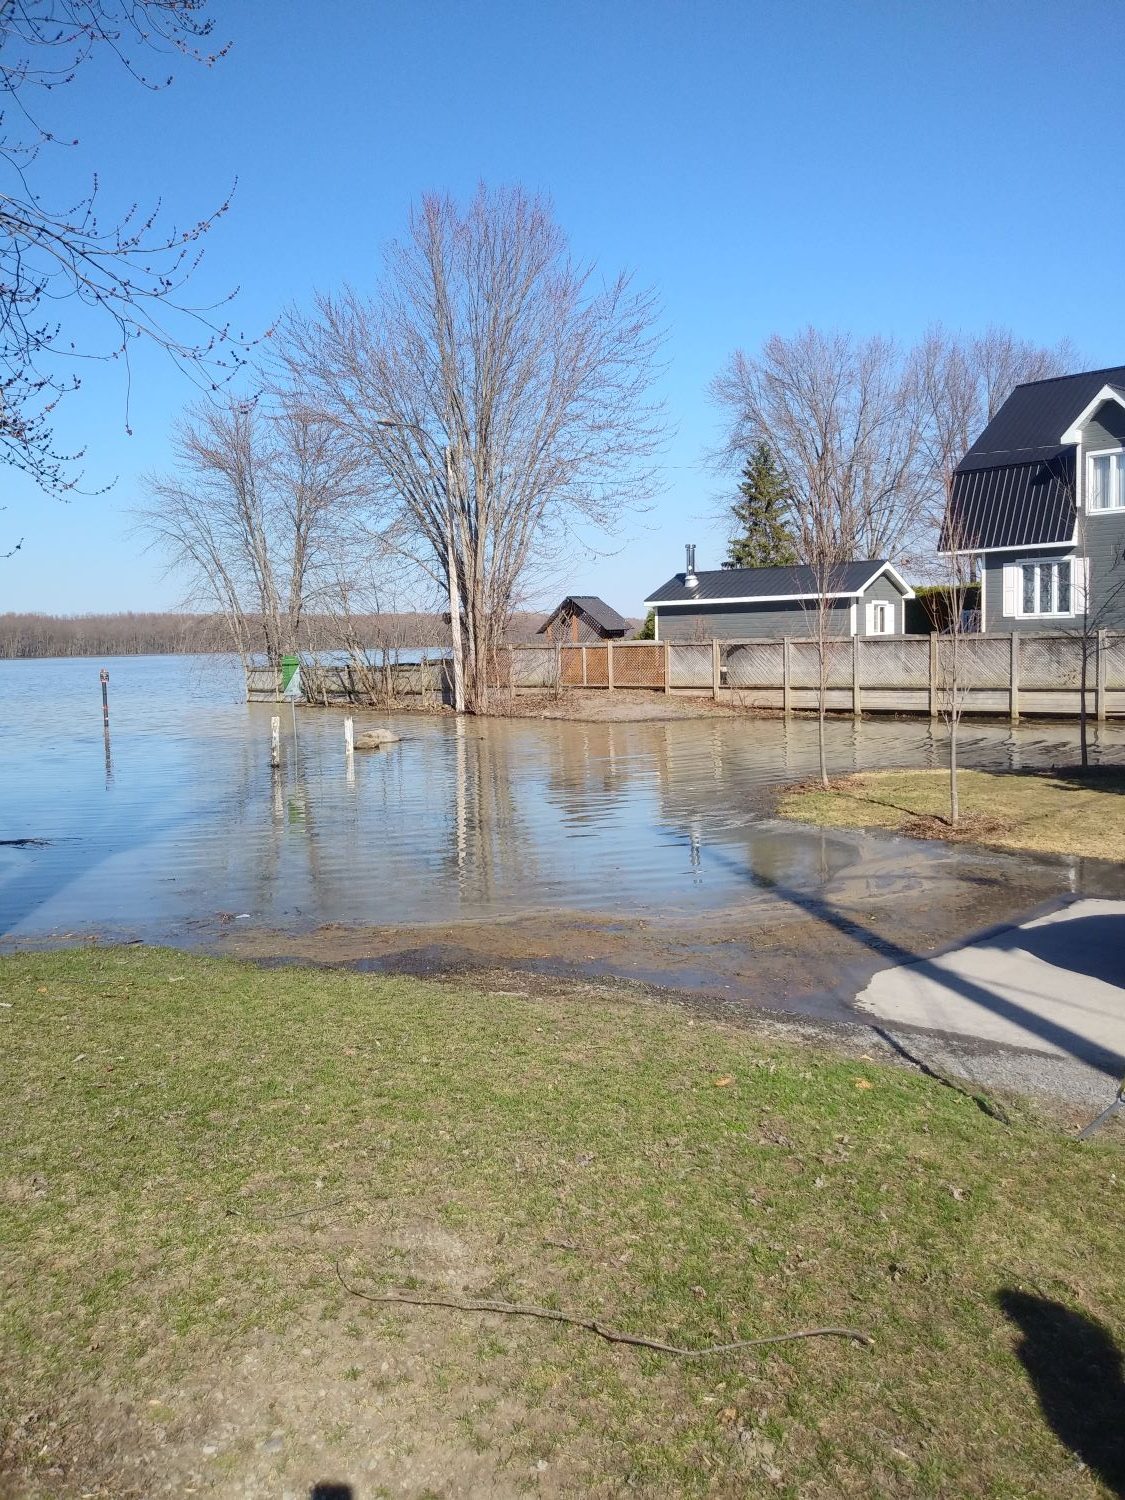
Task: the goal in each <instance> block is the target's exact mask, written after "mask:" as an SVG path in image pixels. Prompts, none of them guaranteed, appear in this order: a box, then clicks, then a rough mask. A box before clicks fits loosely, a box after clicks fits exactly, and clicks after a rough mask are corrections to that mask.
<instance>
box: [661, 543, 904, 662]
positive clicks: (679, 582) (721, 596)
mask: <svg viewBox="0 0 1125 1500" xmlns="http://www.w3.org/2000/svg"><path fill="white" fill-rule="evenodd" d="M817 577H818V575H817V573H816V572H815V570H814V569H813V568H811V567H809V566H807V565H806V564H804V563H795V564H793V565H792V566H788V567H779V568H719V569H716V570H713V571H705V570H703V569H700V571H699V572H696V568H695V548H694V547H689V548H688V555H687V566H686V568H685V570H684V571H683V572H682V573H677V574H676V575H675V576H674V577H673V578H670V579H669V580H668V582H667V583H664V584H661V586H660V588H658V589H657V590H656V591H655V592H654V593H653V594H652V595H651V596H650V597H649V598H648V599H646V600H645V606H646V608H648V609H651V610H652V611H653V614H654V615H655V618H656V639H657V640H659V641H710V640H719V641H723V640H726V641H737V640H755V639H767V640H769V639H773V640H776V639H779V638H780V637H782V636H787V635H789V636H809V635H812V634H814V633H815V629H816V626H815V624H814V621H815V619H816V615H817V610H818V600H819V599H820V597H821V595H820V592H819V588H818V583H817ZM824 597H825V599H826V600H827V602H828V605H829V612H830V613H829V634H830V635H833V636H853V635H865V636H866V635H902V634H903V631H904V628H905V621H904V609H905V605H906V601H907V600H910V599H913V598H914V590H913V589H912V588H911V587H910V585H909V584H908V583H907V582H906V580H905V579H904V578H903V577H902V575H901V574H900V573H899V572H898V570H897V569H896V568H894V567H892V565H891V564H890V563H889V562H887V561H885V560H884V559H881V558H871V559H868V560H866V561H857V562H845V563H840V564H839V565H838V566H837V567H835V568H833V569H832V573H831V577H830V579H829V581H828V587H827V589H826V590H825V593H824Z"/></svg>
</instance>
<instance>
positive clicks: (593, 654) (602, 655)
mask: <svg viewBox="0 0 1125 1500" xmlns="http://www.w3.org/2000/svg"><path fill="white" fill-rule="evenodd" d="M586 686H587V687H592V688H604V687H609V652H608V649H607V647H605V646H587V647H586Z"/></svg>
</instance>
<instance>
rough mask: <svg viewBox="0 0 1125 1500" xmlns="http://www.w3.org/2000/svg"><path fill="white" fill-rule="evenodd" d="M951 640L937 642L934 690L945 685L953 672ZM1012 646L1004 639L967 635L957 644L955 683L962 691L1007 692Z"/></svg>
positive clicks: (943, 638)
mask: <svg viewBox="0 0 1125 1500" xmlns="http://www.w3.org/2000/svg"><path fill="white" fill-rule="evenodd" d="M953 654H954V642H953V637H952V636H948V635H943V636H940V637H939V638H938V686H939V688H940V687H942V686H943V685H946V684H947V683H948V681H949V678H950V675H951V674H952V671H953ZM1011 675H1012V645H1011V642H1010V641H1009V640H1008V638H1007V637H1006V636H1004V637H1002V638H1000V639H996V640H990V639H989V638H988V637H987V636H982V635H967V636H963V637H962V638H961V639H960V640H959V641H958V642H957V680H958V683H959V685H960V686H961V687H963V688H991V689H993V690H994V691H995V690H998V689H1004V690H1006V689H1008V688H1009V687H1011Z"/></svg>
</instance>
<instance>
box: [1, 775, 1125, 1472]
mask: <svg viewBox="0 0 1125 1500" xmlns="http://www.w3.org/2000/svg"><path fill="white" fill-rule="evenodd" d="M1076 795H1077V794H1076ZM0 1001H2V1002H3V1008H2V1009H0V1028H2V1032H0V1082H2V1088H3V1096H2V1097H3V1101H4V1104H3V1114H2V1116H0V1120H2V1146H0V1150H2V1160H0V1285H2V1295H3V1302H2V1305H0V1340H2V1344H0V1494H8V1495H12V1496H15V1495H19V1496H30V1497H45V1496H52V1497H62V1500H71V1497H77V1496H80V1495H83V1496H90V1495H109V1496H113V1497H115V1500H122V1497H131V1496H142V1495H143V1496H156V1495H176V1496H180V1495H186V1494H190V1493H206V1494H210V1495H218V1496H226V1495H231V1496H234V1495H238V1496H258V1495H261V1496H272V1497H276V1496H283V1495H291V1496H293V1497H295V1500H305V1497H306V1496H308V1495H309V1493H310V1491H311V1490H312V1487H313V1486H314V1485H315V1484H317V1483H318V1482H326V1481H329V1480H335V1481H336V1482H338V1483H345V1482H346V1483H347V1484H349V1485H351V1486H353V1493H354V1496H355V1500H372V1497H374V1496H379V1495H391V1494H393V1495H396V1496H397V1495H401V1494H405V1495H411V1496H416V1497H422V1496H438V1495H463V1494H465V1495H472V1494H488V1495H501V1496H504V1495H513V1496H516V1495H521V1494H539V1495H587V1494H593V1495H617V1494H622V1493H639V1494H644V1495H669V1496H679V1495H696V1494H699V1495H702V1494H708V1495H730V1496H750V1495H754V1496H757V1495H778V1496H790V1497H798V1496H799V1497H802V1500H819V1497H825V1500H827V1497H838V1496H852V1495H854V1496H903V1497H906V1496H910V1497H914V1496H943V1497H947V1496H986V1495H987V1496H997V1497H999V1496H1006V1497H1017V1496H1019V1497H1029V1496H1042V1497H1052V1500H1064V1497H1091V1496H1095V1495H1103V1496H1104V1495H1109V1494H1113V1493H1116V1492H1118V1491H1117V1490H1115V1488H1114V1486H1115V1485H1121V1484H1125V1437H1123V1425H1125V1424H1123V1423H1122V1421H1121V1410H1122V1400H1123V1390H1122V1385H1121V1362H1120V1354H1119V1353H1118V1350H1119V1349H1120V1348H1121V1346H1122V1343H1123V1341H1125V1240H1123V1238H1122V1233H1121V1229H1122V1224H1123V1222H1125V1159H1123V1157H1122V1155H1121V1152H1120V1149H1119V1148H1118V1147H1115V1146H1113V1145H1112V1144H1090V1145H1083V1146H1080V1145H1078V1144H1077V1143H1076V1142H1074V1141H1073V1140H1070V1139H1068V1138H1066V1137H1065V1136H1064V1135H1062V1134H1061V1133H1060V1132H1058V1131H1057V1130H1056V1129H1053V1128H1051V1127H1050V1126H1048V1125H1047V1124H1045V1123H1042V1122H1040V1121H1038V1120H1037V1118H1036V1117H1035V1116H1034V1114H1033V1113H1032V1111H1031V1109H1030V1107H1028V1108H1027V1109H1021V1108H1018V1107H1017V1108H1016V1109H1015V1111H1014V1115H1013V1123H1012V1124H1010V1125H1004V1124H1001V1123H998V1122H997V1121H996V1120H994V1119H991V1118H989V1117H988V1116H986V1115H985V1114H983V1113H981V1111H980V1110H979V1109H978V1108H977V1107H976V1106H975V1105H974V1104H973V1103H972V1101H971V1100H969V1099H967V1098H966V1097H964V1096H963V1095H961V1094H960V1093H957V1092H955V1091H953V1090H951V1089H948V1088H943V1087H942V1086H940V1085H939V1084H937V1083H935V1082H932V1081H930V1080H928V1079H926V1078H923V1077H921V1076H918V1075H915V1074H913V1073H911V1072H908V1071H905V1070H890V1069H884V1068H882V1067H880V1066H878V1065H876V1064H874V1063H868V1062H866V1061H862V1060H861V1061H845V1060H841V1059H840V1058H836V1057H833V1056H831V1055H828V1054H820V1053H816V1052H814V1051H811V1050H796V1049H791V1050H787V1049H786V1048H785V1047H782V1046H780V1045H773V1044H771V1043H769V1042H767V1041H766V1040H764V1039H763V1038H761V1037H755V1036H754V1034H752V1033H750V1032H747V1031H742V1030H738V1029H735V1028H731V1027H725V1026H722V1025H720V1024H718V1023H714V1022H710V1021H702V1020H699V1019H693V1018H691V1017H689V1016H688V1015H686V1014H684V1013H682V1012H680V1011H678V1010H675V1009H672V1008H670V1007H664V1006H660V1005H656V1004H653V1005H647V1004H642V1003H637V1004H631V1005H630V1004H623V1003H620V1002H613V1003H611V1002H609V1001H607V1000H604V999H600V998H597V997H595V996H589V997H587V998H576V999H574V1000H568V1001H560V1000H557V999H556V1000H551V1001H535V1000H531V999H529V998H527V997H526V996H523V995H521V994H519V993H517V992H505V993H491V994H486V993H474V992H472V991H470V990H464V991H460V992H459V991H456V990H454V989H451V988H447V987H438V986H434V985H427V984H424V983H420V982H415V981H407V980H393V981H392V980H378V981H376V980H372V979H369V978H365V977H363V976H359V975H353V974H347V973H324V972H316V971H311V970H301V969H281V970H265V969H258V968H254V967H250V966H246V965H242V964H238V963H234V962H230V961H221V960H208V959H201V958H192V957H186V956H184V955H183V954H181V953H176V952H169V951H160V950H145V949H140V948H129V949H107V950H100V951H99V950H94V951H83V952H66V953H53V954H36V955H25V956H19V957H15V958H5V959H3V960H0ZM337 1262H339V1264H340V1267H341V1269H342V1270H343V1272H344V1275H345V1276H346V1278H347V1280H348V1281H349V1282H350V1283H351V1284H352V1285H354V1286H358V1287H362V1288H364V1289H366V1290H369V1291H378V1290H381V1289H387V1288H391V1287H396V1288H415V1289H420V1290H434V1291H438V1292H439V1293H443V1294H445V1295H452V1296H454V1297H462V1298H466V1297H468V1298H472V1297H477V1298H492V1299H502V1300H508V1301H519V1302H531V1303H537V1304H540V1305H555V1306H560V1307H564V1308H567V1309H572V1310H574V1311H577V1312H581V1313H584V1314H588V1315H592V1316H595V1317H598V1318H600V1319H602V1320H603V1321H605V1322H606V1323H608V1324H610V1325H611V1326H613V1327H616V1328H622V1329H627V1330H631V1331H634V1332H640V1333H646V1334H649V1335H652V1336H655V1337H657V1338H660V1339H667V1340H669V1341H671V1342H673V1343H676V1344H685V1345H691V1346H697V1345H702V1344H710V1343H715V1342H723V1341H727V1340H732V1339H736V1338H748V1337H753V1336H755V1335H760V1334H771V1333H776V1332H781V1331H784V1330H788V1329H793V1328H798V1327H808V1326H810V1325H822V1324H846V1325H850V1326H853V1327H857V1328H860V1329H863V1330H866V1331H867V1332H869V1333H870V1334H871V1335H872V1337H873V1338H874V1340H875V1344H874V1348H870V1349H869V1348H865V1347H863V1346H860V1345H857V1344H852V1343H848V1342H844V1341H841V1340H836V1339H814V1340H808V1341H806V1342H803V1343H790V1344H783V1345H779V1346H775V1347H772V1348H768V1349H755V1350H749V1351H745V1352H743V1353H740V1354H737V1355H733V1356H723V1357H719V1358H709V1359H705V1360H696V1361H688V1360H683V1359H678V1358H675V1357H672V1356H668V1355H661V1354H655V1353H651V1352H645V1351H641V1350H637V1349H633V1348H628V1347H623V1346H617V1345H610V1344H607V1343H604V1342H602V1341H601V1340H600V1339H598V1338H597V1337H595V1336H593V1335H591V1334H589V1333H586V1332H583V1331H580V1330H578V1329H573V1328H568V1327H565V1326H562V1325H559V1324H555V1323H547V1322H541V1321H531V1320H524V1319H514V1318H503V1317H500V1316H497V1315H492V1314H489V1315H480V1314H476V1313H464V1312H454V1311H444V1310H440V1309H434V1308H426V1309H422V1308H418V1309H415V1308H405V1307H386V1306H379V1305H376V1304H373V1303H369V1302H365V1301H362V1300H360V1299H358V1298H356V1297H354V1296H352V1295H350V1294H349V1293H348V1292H347V1291H346V1290H345V1289H344V1287H343V1286H342V1285H341V1282H340V1280H339V1279H338V1276H337V1272H336V1265H337ZM1021 1350H1022V1357H1020V1351H1021ZM1045 1413H1046V1414H1045ZM1076 1450H1077V1451H1078V1452H1081V1454H1082V1460H1084V1462H1083V1461H1080V1459H1079V1458H1078V1457H1077V1456H1076ZM1099 1475H1100V1476H1101V1477H1100V1478H1099ZM5 1484H6V1485H7V1489H6V1490H5Z"/></svg>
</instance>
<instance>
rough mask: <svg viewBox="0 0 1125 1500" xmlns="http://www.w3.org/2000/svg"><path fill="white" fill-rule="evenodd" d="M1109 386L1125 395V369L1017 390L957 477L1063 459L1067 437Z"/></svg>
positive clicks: (1119, 367)
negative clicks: (1120, 389)
mask: <svg viewBox="0 0 1125 1500" xmlns="http://www.w3.org/2000/svg"><path fill="white" fill-rule="evenodd" d="M1107 385H1110V386H1115V387H1116V386H1120V387H1122V389H1123V390H1125V365H1111V366H1110V367H1109V368H1108V369H1106V370H1083V371H1082V372H1081V373H1080V374H1078V375H1055V376H1053V377H1052V378H1051V379H1050V380H1030V381H1028V382H1026V383H1025V384H1024V385H1017V386H1016V388H1015V390H1014V391H1013V392H1012V394H1011V395H1010V396H1009V397H1008V399H1007V401H1005V402H1004V404H1003V406H1002V407H1001V408H1000V410H999V411H998V412H997V413H996V415H995V416H994V417H993V419H992V421H991V422H989V424H988V426H987V427H986V428H985V429H984V431H983V432H982V433H981V435H980V437H979V438H977V440H976V442H975V443H974V444H973V446H972V447H971V448H970V449H969V451H968V453H966V454H965V457H964V458H963V459H962V460H961V462H960V463H959V464H958V465H957V468H956V470H955V471H954V472H955V473H957V474H962V473H967V472H968V471H969V470H970V469H991V468H995V467H997V466H998V465H1001V464H1027V463H1033V462H1035V461H1036V460H1039V461H1049V460H1051V459H1053V458H1057V457H1059V456H1060V454H1061V453H1062V452H1063V451H1064V449H1065V447H1066V443H1065V441H1064V436H1063V435H1064V433H1066V431H1067V429H1068V428H1069V427H1070V426H1071V424H1072V423H1073V422H1074V421H1075V419H1076V418H1077V417H1079V416H1080V415H1081V414H1082V413H1083V412H1084V411H1085V410H1086V408H1087V407H1088V406H1089V405H1090V403H1091V402H1092V401H1093V400H1094V398H1095V397H1096V396H1097V394H1098V392H1099V391H1100V390H1101V389H1102V387H1103V386H1107Z"/></svg>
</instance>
